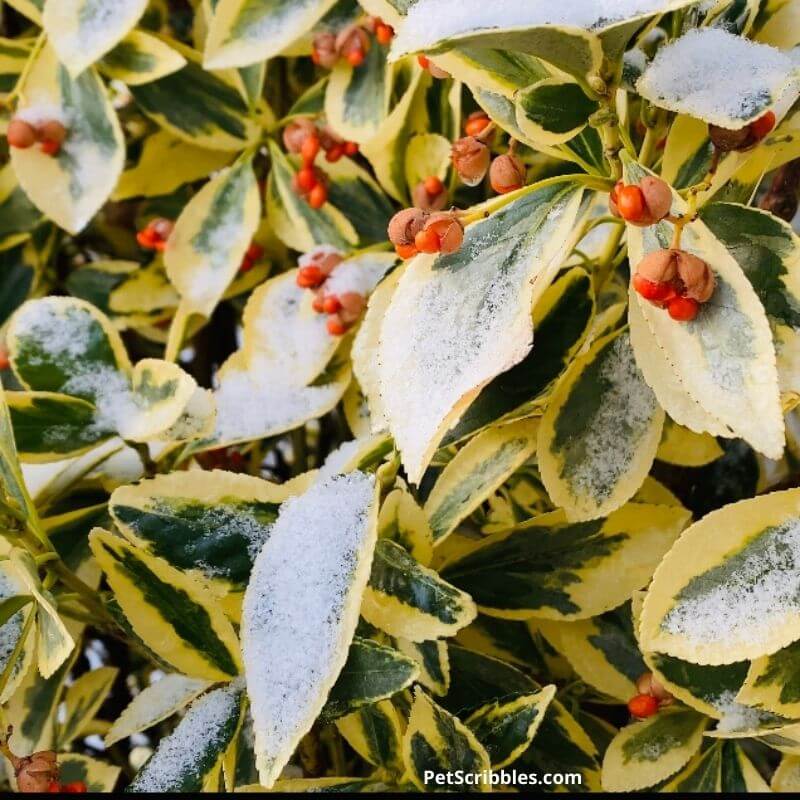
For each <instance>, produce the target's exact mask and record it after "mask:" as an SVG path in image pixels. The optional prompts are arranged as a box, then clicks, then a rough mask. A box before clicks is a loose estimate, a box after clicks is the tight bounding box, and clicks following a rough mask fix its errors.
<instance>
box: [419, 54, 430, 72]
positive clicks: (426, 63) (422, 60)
mask: <svg viewBox="0 0 800 800" xmlns="http://www.w3.org/2000/svg"><path fill="white" fill-rule="evenodd" d="M417 63H418V64H419V65H420V66H421V67H422V69H428V67H430V65H431V62H430V59H429V58H428V57H427V56H424V55H418V56H417Z"/></svg>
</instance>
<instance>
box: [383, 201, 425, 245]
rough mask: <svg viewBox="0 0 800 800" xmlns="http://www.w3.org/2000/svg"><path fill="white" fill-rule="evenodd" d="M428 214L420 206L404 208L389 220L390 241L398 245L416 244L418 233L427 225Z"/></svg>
mask: <svg viewBox="0 0 800 800" xmlns="http://www.w3.org/2000/svg"><path fill="white" fill-rule="evenodd" d="M427 219H428V215H427V214H426V213H425V212H424V211H423V210H422V209H419V208H404V209H403V210H402V211H398V212H397V213H396V214H395V215H394V216H393V217H392V218H391V220H389V241H390V242H391V243H392V244H393V245H395V246H396V247H403V246H405V245H411V244H414V239H415V237H416V235H417V234H418V233H419V232H420V231H421V230H422V229H423V228H424V227H425V222H426V221H427Z"/></svg>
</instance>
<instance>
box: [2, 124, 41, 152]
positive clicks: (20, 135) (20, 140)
mask: <svg viewBox="0 0 800 800" xmlns="http://www.w3.org/2000/svg"><path fill="white" fill-rule="evenodd" d="M7 137H8V145H9V147H16V148H17V149H18V150H27V149H28V148H29V147H33V145H34V144H36V138H37V137H36V128H34V127H33V125H31V124H30V123H29V122H25V120H24V119H12V120H11V122H9V123H8V133H7Z"/></svg>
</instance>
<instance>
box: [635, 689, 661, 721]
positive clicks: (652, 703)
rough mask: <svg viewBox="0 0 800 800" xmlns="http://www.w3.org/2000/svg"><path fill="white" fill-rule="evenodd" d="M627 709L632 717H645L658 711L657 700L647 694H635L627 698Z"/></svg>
mask: <svg viewBox="0 0 800 800" xmlns="http://www.w3.org/2000/svg"><path fill="white" fill-rule="evenodd" d="M628 711H630V712H631V714H632V715H633V716H634V717H638V718H639V719H647V718H648V717H652V716H653V714H657V713H658V700H656V699H655V697H651V696H650V695H649V694H637V695H636V697H632V698H631V699H630V700H628Z"/></svg>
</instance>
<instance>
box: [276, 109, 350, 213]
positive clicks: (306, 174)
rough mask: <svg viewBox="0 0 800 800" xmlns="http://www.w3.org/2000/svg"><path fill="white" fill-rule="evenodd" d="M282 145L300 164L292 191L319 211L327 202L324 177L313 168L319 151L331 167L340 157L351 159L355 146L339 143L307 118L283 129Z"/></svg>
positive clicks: (300, 119)
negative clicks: (298, 158)
mask: <svg viewBox="0 0 800 800" xmlns="http://www.w3.org/2000/svg"><path fill="white" fill-rule="evenodd" d="M283 144H284V146H285V147H286V150H287V151H288V152H290V153H293V154H294V155H299V156H300V158H301V159H302V161H303V166H302V167H301V168H300V170H299V171H298V172H297V174H296V175H295V176H294V190H295V191H296V192H297V194H299V195H300V196H301V197H304V198H305V199H306V202H307V203H308V204H309V205H310V206H311V207H312V208H322V206H324V205H325V203H327V202H328V178H327V175H325V173H324V172H323V171H322V170H321V169H319V168H318V167H315V166H314V162H315V161H316V158H317V156H318V155H319V153H320V151H321V150H324V151H325V160H326V161H328V162H329V163H331V164H333V163H335V162H337V161H338V160H339V159H340V158H342V156H351V157H352V156H354V155H356V154H357V153H358V145H357V144H356V143H355V142H346V141H344V140H343V139H340V138H339V137H338V136H337V135H336V134H335V133H333V131H331V130H330V129H329V128H321V129H320V128H317V126H316V125H315V124H314V123H313V122H312V121H311V120H310V119H308V118H307V117H300V118H299V119H296V120H293V121H292V122H290V123H289V124H288V125H287V126H286V127H285V128H284V129H283Z"/></svg>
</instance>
